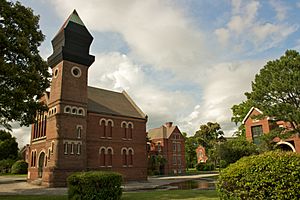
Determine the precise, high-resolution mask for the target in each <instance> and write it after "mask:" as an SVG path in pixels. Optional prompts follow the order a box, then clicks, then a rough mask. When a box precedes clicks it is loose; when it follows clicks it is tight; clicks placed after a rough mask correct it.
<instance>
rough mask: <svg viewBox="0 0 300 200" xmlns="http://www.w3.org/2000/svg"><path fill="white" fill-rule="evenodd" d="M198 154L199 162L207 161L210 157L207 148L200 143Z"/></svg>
mask: <svg viewBox="0 0 300 200" xmlns="http://www.w3.org/2000/svg"><path fill="white" fill-rule="evenodd" d="M196 155H197V163H198V164H199V163H206V161H207V159H208V157H207V156H206V151H205V148H204V147H203V146H201V145H199V146H198V147H197V149H196Z"/></svg>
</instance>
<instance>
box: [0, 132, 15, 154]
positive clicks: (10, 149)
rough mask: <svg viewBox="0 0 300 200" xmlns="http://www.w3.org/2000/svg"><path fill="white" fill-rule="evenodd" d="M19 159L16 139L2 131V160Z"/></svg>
mask: <svg viewBox="0 0 300 200" xmlns="http://www.w3.org/2000/svg"><path fill="white" fill-rule="evenodd" d="M17 157H18V143H17V142H16V138H15V137H12V135H11V134H10V133H9V132H7V131H4V130H0V160H5V159H16V158H17Z"/></svg>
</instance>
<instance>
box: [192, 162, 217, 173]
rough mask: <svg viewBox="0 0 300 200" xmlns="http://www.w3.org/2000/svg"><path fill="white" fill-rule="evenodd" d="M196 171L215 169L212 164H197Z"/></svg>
mask: <svg viewBox="0 0 300 200" xmlns="http://www.w3.org/2000/svg"><path fill="white" fill-rule="evenodd" d="M196 169H197V170H198V171H211V170H214V169H215V165H214V164H213V163H198V164H197V165H196Z"/></svg>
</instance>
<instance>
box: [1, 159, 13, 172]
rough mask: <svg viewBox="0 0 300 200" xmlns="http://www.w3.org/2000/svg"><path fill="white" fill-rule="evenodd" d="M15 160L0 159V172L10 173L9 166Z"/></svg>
mask: <svg viewBox="0 0 300 200" xmlns="http://www.w3.org/2000/svg"><path fill="white" fill-rule="evenodd" d="M14 162H15V160H13V159H4V160H0V174H6V173H10V171H11V166H12V165H13V164H14Z"/></svg>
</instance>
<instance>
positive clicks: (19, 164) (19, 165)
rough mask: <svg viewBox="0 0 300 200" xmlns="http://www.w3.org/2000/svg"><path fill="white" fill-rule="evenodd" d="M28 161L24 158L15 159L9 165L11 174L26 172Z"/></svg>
mask: <svg viewBox="0 0 300 200" xmlns="http://www.w3.org/2000/svg"><path fill="white" fill-rule="evenodd" d="M27 171H28V163H27V162H25V161H24V160H18V161H16V162H15V163H14V164H13V165H12V167H11V173H12V174H27Z"/></svg>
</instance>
